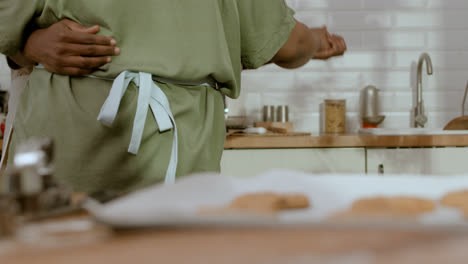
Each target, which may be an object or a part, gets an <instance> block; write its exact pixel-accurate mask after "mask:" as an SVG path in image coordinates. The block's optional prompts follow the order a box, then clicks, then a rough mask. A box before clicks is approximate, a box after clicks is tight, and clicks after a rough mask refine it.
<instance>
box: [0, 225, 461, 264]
mask: <svg viewBox="0 0 468 264" xmlns="http://www.w3.org/2000/svg"><path fill="white" fill-rule="evenodd" d="M37 239H39V241H36V242H35V241H33V240H31V241H29V242H27V243H26V244H25V243H24V242H23V243H15V242H13V244H10V245H9V249H7V252H6V251H5V250H4V249H5V247H3V248H2V247H0V263H9V264H26V263H27V264H32V263H48V264H55V263H57V264H59V263H60V264H62V263H67V264H83V263H111V264H120V263H219V264H225V263H233V264H234V263H235V264H238V263H272V264H275V263H292V264H294V263H363V264H390V263H399V264H414V263H425V264H432V263H434V264H436V263H437V264H439V263H466V245H468V234H467V233H466V232H461V233H459V232H449V233H442V232H440V231H439V232H435V231H431V232H429V233H424V232H421V231H419V232H418V231H408V230H407V231H404V230H376V229H368V228H366V229H355V228H317V227H315V228H307V227H294V228H291V227H290V228H179V229H170V228H161V229H154V230H142V231H128V232H123V233H122V232H121V233H111V234H110V235H109V236H104V237H101V238H98V239H94V240H93V239H90V240H88V241H85V242H83V241H81V242H76V244H70V243H67V244H62V243H60V242H59V241H60V240H57V242H56V243H55V246H54V247H51V246H45V244H47V243H46V241H47V240H50V238H49V239H47V238H45V237H42V236H41V237H38V238H37ZM57 239H61V238H60V237H58V238H57ZM76 240H77V239H71V241H76ZM0 242H2V241H0ZM69 242H70V241H69ZM2 245H5V244H2V243H0V246H2ZM7 247H8V246H7ZM2 249H3V252H2Z"/></svg>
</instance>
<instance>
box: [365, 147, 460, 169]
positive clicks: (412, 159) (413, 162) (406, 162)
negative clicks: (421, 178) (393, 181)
mask: <svg viewBox="0 0 468 264" xmlns="http://www.w3.org/2000/svg"><path fill="white" fill-rule="evenodd" d="M367 172H368V173H383V174H425V175H454V174H466V173H468V148H467V147H445V148H386V149H380V148H379V149H372V148H369V149H367Z"/></svg>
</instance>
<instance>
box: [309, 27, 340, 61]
mask: <svg viewBox="0 0 468 264" xmlns="http://www.w3.org/2000/svg"><path fill="white" fill-rule="evenodd" d="M313 30H321V34H320V49H319V51H317V52H316V53H315V55H314V59H320V60H326V59H329V58H331V57H334V56H341V55H343V54H344V53H345V51H346V49H347V47H346V42H345V40H344V39H343V37H341V36H339V35H336V34H332V35H330V33H329V32H328V30H327V28H326V27H325V26H324V27H322V28H320V29H313Z"/></svg>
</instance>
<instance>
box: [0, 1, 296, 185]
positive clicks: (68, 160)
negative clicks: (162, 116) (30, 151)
mask: <svg viewBox="0 0 468 264" xmlns="http://www.w3.org/2000/svg"><path fill="white" fill-rule="evenodd" d="M64 18H69V19H72V20H75V21H77V22H78V23H81V24H83V25H86V26H91V25H95V24H97V25H100V27H101V31H100V32H99V34H103V35H106V36H111V37H113V38H115V39H116V40H117V45H118V46H119V47H120V48H121V54H120V55H119V56H116V57H114V58H113V60H112V62H111V63H109V64H107V65H104V66H103V67H101V68H99V69H98V70H97V71H95V72H94V73H93V75H96V76H100V77H110V78H115V77H116V76H117V75H118V74H119V73H121V72H122V71H124V70H130V71H136V72H148V73H151V74H153V75H157V76H160V77H165V78H170V79H176V80H183V81H187V80H199V79H203V78H206V77H209V76H210V77H213V78H214V79H215V80H216V81H217V82H218V83H220V84H221V91H222V92H223V93H224V94H226V95H227V96H230V97H232V98H236V97H238V96H239V92H240V83H241V82H240V77H241V71H242V68H258V67H260V66H262V65H264V64H266V63H268V62H269V61H270V60H271V59H272V57H273V56H274V55H275V54H276V53H277V52H278V50H279V49H280V48H281V47H282V46H283V44H284V43H285V42H286V40H287V39H288V37H289V34H290V32H291V30H292V29H293V27H294V25H295V21H294V18H293V11H292V10H291V9H290V8H288V7H287V5H286V4H285V2H284V0H135V1H128V0H79V1H78V0H77V1H74V0H73V1H72V0H2V1H1V2H0V37H1V39H0V53H4V54H6V55H14V54H15V53H16V52H17V51H18V50H20V49H21V48H22V46H23V43H24V41H25V37H24V35H25V32H27V31H28V29H29V28H30V27H31V25H33V26H36V27H37V26H39V27H47V26H50V25H52V24H53V23H55V22H58V21H60V20H61V19H64ZM111 85H112V82H109V81H105V80H100V79H93V78H87V77H80V78H78V77H69V76H60V75H56V74H52V73H49V72H47V71H46V70H43V69H36V70H35V71H34V72H33V73H32V75H31V77H30V81H29V84H28V86H27V87H26V89H25V91H24V92H23V95H22V96H21V101H20V106H19V108H18V113H17V115H16V120H15V125H14V127H15V132H14V135H13V139H12V140H13V141H12V142H13V144H17V143H18V142H21V141H23V140H25V139H28V138H31V137H43V136H52V137H54V139H55V141H56V143H57V144H56V146H57V156H56V157H57V161H56V175H57V177H59V178H60V179H63V180H65V181H66V182H68V183H69V184H71V185H72V186H73V187H75V188H76V189H77V190H84V191H90V192H94V191H101V190H105V189H113V190H118V191H122V190H130V189H134V188H138V187H142V186H146V185H148V184H152V183H155V182H159V181H161V179H162V178H163V177H164V175H165V171H166V168H167V164H168V160H169V156H170V149H171V143H172V136H173V134H172V131H171V132H169V133H168V132H166V133H159V132H158V130H157V124H156V123H155V121H154V118H153V117H152V114H151V112H149V113H148V118H147V122H146V125H145V131H144V134H143V140H142V146H141V148H140V151H139V153H138V155H136V156H133V155H131V154H129V153H127V147H128V142H129V140H130V136H131V132H132V123H133V119H134V115H135V109H136V101H137V97H138V96H137V93H138V88H137V87H136V86H135V85H131V86H130V87H129V89H128V91H127V93H126V94H125V96H124V98H123V101H122V103H121V105H120V108H119V113H118V116H117V119H116V121H115V124H114V126H113V127H111V128H108V127H105V126H103V125H102V124H101V123H100V122H98V121H97V120H96V117H97V116H98V114H99V111H100V108H101V106H102V104H103V103H104V100H105V99H106V97H107V95H108V93H109V90H110V87H111ZM159 86H160V87H161V89H162V90H163V92H164V93H165V94H166V96H167V97H168V99H169V102H170V107H171V110H172V112H173V114H174V117H175V120H176V123H177V127H178V136H179V165H178V167H177V175H178V176H182V175H186V174H190V173H194V172H199V171H218V170H219V161H220V158H221V153H222V149H223V143H224V136H225V134H224V115H223V103H222V98H221V95H220V93H219V92H217V91H215V90H214V89H212V88H209V87H202V86H196V87H186V86H181V85H171V84H159ZM10 157H11V155H10Z"/></svg>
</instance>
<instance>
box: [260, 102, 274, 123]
mask: <svg viewBox="0 0 468 264" xmlns="http://www.w3.org/2000/svg"><path fill="white" fill-rule="evenodd" d="M275 120H276V115H275V106H273V105H265V106H263V122H275Z"/></svg>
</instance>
